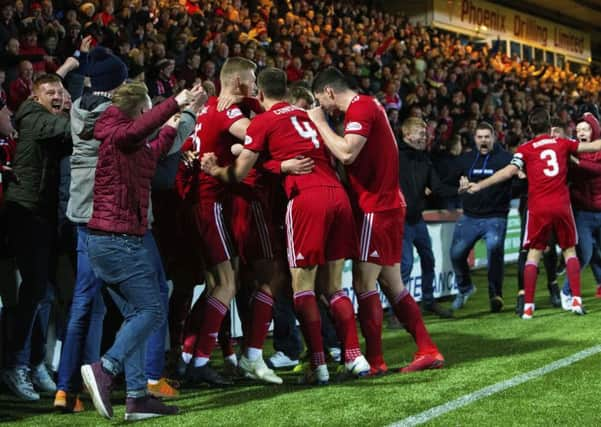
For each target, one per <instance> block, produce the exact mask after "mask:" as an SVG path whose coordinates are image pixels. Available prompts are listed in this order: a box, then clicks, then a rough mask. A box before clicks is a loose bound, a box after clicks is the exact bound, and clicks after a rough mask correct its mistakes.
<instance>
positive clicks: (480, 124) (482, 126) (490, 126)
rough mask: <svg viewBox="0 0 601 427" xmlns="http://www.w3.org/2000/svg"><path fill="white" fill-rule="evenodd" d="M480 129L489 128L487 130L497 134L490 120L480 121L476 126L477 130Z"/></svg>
mask: <svg viewBox="0 0 601 427" xmlns="http://www.w3.org/2000/svg"><path fill="white" fill-rule="evenodd" d="M479 130H487V131H490V134H491V135H494V134H495V129H494V128H493V127H492V125H491V124H490V123H488V122H480V123H478V126H476V132H477V131H479ZM474 133H475V132H474Z"/></svg>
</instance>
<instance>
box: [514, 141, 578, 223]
mask: <svg viewBox="0 0 601 427" xmlns="http://www.w3.org/2000/svg"><path fill="white" fill-rule="evenodd" d="M577 151H578V142H577V141H574V140H571V139H564V138H553V137H552V136H549V135H540V136H537V137H536V138H534V139H531V140H530V141H528V142H526V143H524V144H522V145H520V146H519V147H518V149H517V151H516V153H515V154H514V157H513V160H512V161H511V163H512V164H514V165H516V166H518V167H519V168H520V169H523V170H524V172H526V175H527V177H528V209H529V210H530V211H532V212H535V211H540V210H545V209H553V208H554V207H557V206H569V205H570V192H569V191H568V180H567V176H568V163H569V160H570V154H575V153H576V152H577Z"/></svg>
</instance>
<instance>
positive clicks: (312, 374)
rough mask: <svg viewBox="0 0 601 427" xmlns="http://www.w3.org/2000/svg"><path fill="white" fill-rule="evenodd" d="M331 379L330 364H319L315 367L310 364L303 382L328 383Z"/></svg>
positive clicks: (313, 383)
mask: <svg viewBox="0 0 601 427" xmlns="http://www.w3.org/2000/svg"><path fill="white" fill-rule="evenodd" d="M329 381H330V373H329V372H328V365H319V366H318V367H316V368H315V369H311V367H310V366H308V367H307V369H306V370H305V375H304V378H303V380H302V381H301V383H303V384H312V385H327V384H328V382H329Z"/></svg>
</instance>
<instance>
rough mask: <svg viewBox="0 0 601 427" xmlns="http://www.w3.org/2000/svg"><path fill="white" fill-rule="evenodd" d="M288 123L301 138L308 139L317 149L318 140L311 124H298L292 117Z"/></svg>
mask: <svg viewBox="0 0 601 427" xmlns="http://www.w3.org/2000/svg"><path fill="white" fill-rule="evenodd" d="M290 121H291V122H292V125H293V126H294V129H296V131H297V132H298V134H299V135H300V137H301V138H305V139H310V140H311V142H312V143H313V145H314V146H315V148H319V139H318V138H317V131H316V130H315V129H313V127H312V126H311V123H309V122H308V121H306V120H303V121H302V122H300V123H299V122H298V119H297V118H296V117H294V116H292V117H290Z"/></svg>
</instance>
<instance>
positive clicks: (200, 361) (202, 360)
mask: <svg viewBox="0 0 601 427" xmlns="http://www.w3.org/2000/svg"><path fill="white" fill-rule="evenodd" d="M207 363H209V358H208V357H195V358H194V367H195V368H200V367H202V366H204V365H206V364H207Z"/></svg>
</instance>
